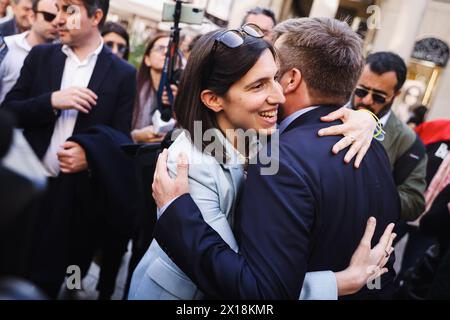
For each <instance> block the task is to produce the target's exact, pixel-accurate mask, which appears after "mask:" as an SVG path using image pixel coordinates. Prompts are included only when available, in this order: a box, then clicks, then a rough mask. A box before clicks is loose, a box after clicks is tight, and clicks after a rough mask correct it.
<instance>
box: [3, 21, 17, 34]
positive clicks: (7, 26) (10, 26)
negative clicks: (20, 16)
mask: <svg viewBox="0 0 450 320" xmlns="http://www.w3.org/2000/svg"><path fill="white" fill-rule="evenodd" d="M17 33H19V30H18V29H17V25H16V20H15V19H14V18H12V19H10V20H7V21H5V22H3V23H1V24H0V36H3V37H8V36H13V35H15V34H17Z"/></svg>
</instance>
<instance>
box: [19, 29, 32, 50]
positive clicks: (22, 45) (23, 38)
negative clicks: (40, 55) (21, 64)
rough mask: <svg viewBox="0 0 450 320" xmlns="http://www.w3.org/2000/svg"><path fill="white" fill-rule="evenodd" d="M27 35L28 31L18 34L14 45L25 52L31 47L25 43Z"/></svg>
mask: <svg viewBox="0 0 450 320" xmlns="http://www.w3.org/2000/svg"><path fill="white" fill-rule="evenodd" d="M29 34H30V31H25V32H22V33H21V34H19V35H18V36H17V38H16V45H17V46H18V47H19V48H21V49H23V50H25V51H31V45H30V44H29V43H28V41H27V36H28V35H29Z"/></svg>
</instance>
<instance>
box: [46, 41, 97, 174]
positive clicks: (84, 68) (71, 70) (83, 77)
mask: <svg viewBox="0 0 450 320" xmlns="http://www.w3.org/2000/svg"><path fill="white" fill-rule="evenodd" d="M102 48H103V41H102V42H101V43H100V46H98V48H97V49H95V51H94V52H92V53H91V54H90V55H89V56H87V58H86V59H85V60H83V61H80V60H79V59H78V57H77V55H76V54H75V53H74V52H73V51H72V49H71V48H70V47H69V46H67V45H63V47H62V52H64V54H65V55H66V56H67V58H66V64H65V66H64V71H63V76H62V80H61V90H64V89H67V88H70V87H82V88H87V86H88V85H89V81H90V79H91V76H92V73H93V72H94V67H95V64H96V63H97V58H98V55H99V54H100V52H101V51H102ZM77 116H78V111H77V110H73V109H68V110H62V111H61V115H60V116H59V118H58V120H56V123H55V129H54V131H53V135H52V139H51V142H50V145H49V147H48V149H47V153H46V154H45V156H44V159H43V165H44V168H45V170H46V174H47V175H48V176H49V177H56V176H58V174H59V171H60V168H59V161H58V156H57V153H58V151H60V150H61V146H62V145H63V144H64V142H66V140H67V139H68V138H69V137H70V136H71V135H72V134H73V129H74V128H75V123H76V121H77Z"/></svg>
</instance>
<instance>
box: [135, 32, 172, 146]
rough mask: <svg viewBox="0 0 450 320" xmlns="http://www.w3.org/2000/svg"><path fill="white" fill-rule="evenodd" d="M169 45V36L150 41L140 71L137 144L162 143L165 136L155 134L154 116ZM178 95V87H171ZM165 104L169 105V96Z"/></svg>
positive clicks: (136, 124)
mask: <svg viewBox="0 0 450 320" xmlns="http://www.w3.org/2000/svg"><path fill="white" fill-rule="evenodd" d="M168 44H169V35H168V34H166V33H157V34H155V35H154V36H153V37H152V38H151V39H150V41H149V43H148V45H147V48H146V49H145V53H144V57H143V58H142V62H141V66H140V68H139V71H138V79H137V96H136V99H135V104H134V110H133V120H132V124H131V128H132V130H133V131H132V132H131V137H132V138H133V140H134V141H135V142H153V141H160V140H162V139H163V136H162V135H160V134H158V133H157V132H155V130H154V128H153V125H152V124H153V122H152V115H153V113H154V111H155V110H156V107H157V91H158V87H159V82H160V80H161V76H162V71H163V68H164V59H165V54H166V51H167V46H168ZM171 88H172V91H173V94H174V95H176V92H177V87H176V86H174V85H172V86H171ZM163 102H164V103H165V104H169V100H168V97H167V94H166V93H164V94H163Z"/></svg>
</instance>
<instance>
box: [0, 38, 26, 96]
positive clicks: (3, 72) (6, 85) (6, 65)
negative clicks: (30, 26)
mask: <svg viewBox="0 0 450 320" xmlns="http://www.w3.org/2000/svg"><path fill="white" fill-rule="evenodd" d="M29 33H30V32H29V31H25V32H23V33H20V34H16V35H13V36H9V37H5V39H4V40H5V43H6V45H7V46H8V52H7V53H6V55H5V58H4V59H3V61H2V63H1V64H0V82H1V83H0V104H1V103H2V102H3V100H4V99H5V96H6V94H7V93H8V92H9V91H10V90H11V89H12V87H14V85H15V84H16V82H17V79H19V76H20V70H21V69H22V66H23V61H24V60H25V58H26V57H27V55H28V53H29V52H30V51H31V45H30V44H29V43H28V41H27V39H26V38H27V36H28V34H29Z"/></svg>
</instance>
